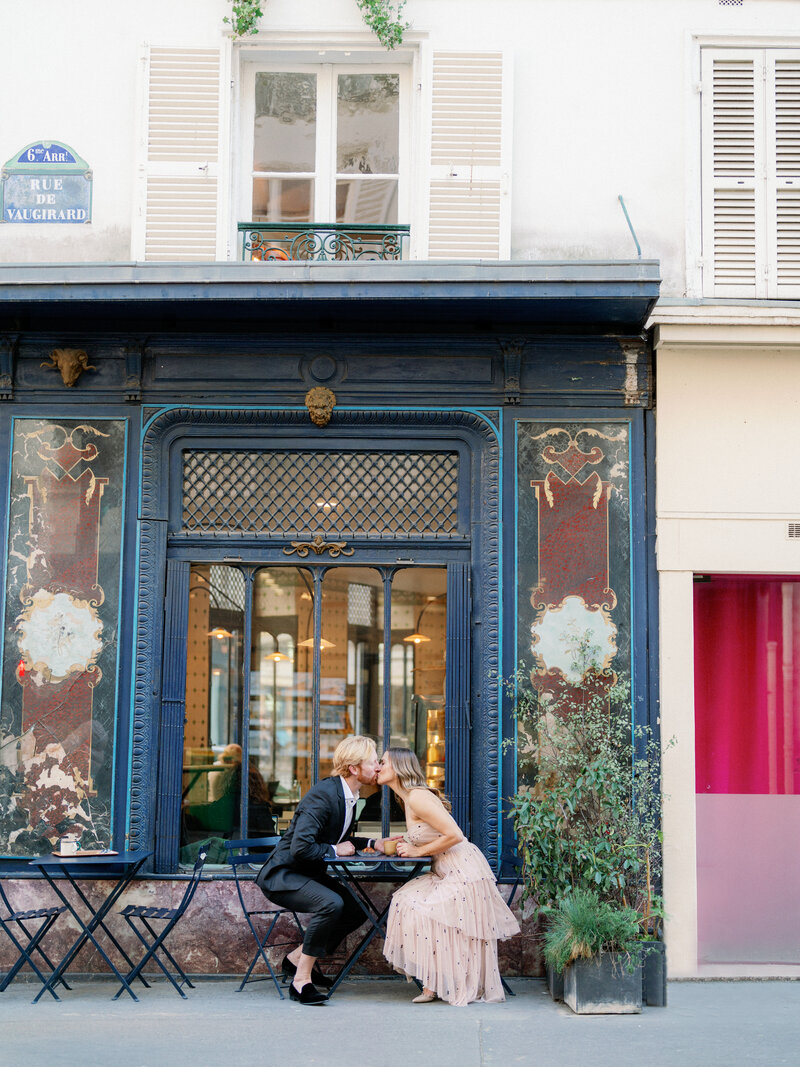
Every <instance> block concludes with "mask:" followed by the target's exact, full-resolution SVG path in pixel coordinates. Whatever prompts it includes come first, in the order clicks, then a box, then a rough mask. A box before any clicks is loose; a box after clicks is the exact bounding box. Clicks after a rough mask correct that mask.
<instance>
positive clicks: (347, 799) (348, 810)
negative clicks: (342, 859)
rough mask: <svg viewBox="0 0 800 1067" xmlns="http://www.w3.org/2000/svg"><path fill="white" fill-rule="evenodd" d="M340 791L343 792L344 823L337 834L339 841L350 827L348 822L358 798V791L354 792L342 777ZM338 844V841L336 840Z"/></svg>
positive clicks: (350, 819) (351, 818)
mask: <svg viewBox="0 0 800 1067" xmlns="http://www.w3.org/2000/svg"><path fill="white" fill-rule="evenodd" d="M341 783H342V792H343V793H344V825H343V826H342V832H341V834H340V835H339V841H342V840H343V839H344V837H345V835H346V834H347V831H348V830H349V829H350V823H351V822H352V821H353V813H354V811H355V809H356V801H357V800H358V796H359V795H358V793H354V792H353V791H352V789H351V788H350V786H349V785H348V784H347V782H346V781H345V780H344V778H342V779H341ZM337 844H338V842H337Z"/></svg>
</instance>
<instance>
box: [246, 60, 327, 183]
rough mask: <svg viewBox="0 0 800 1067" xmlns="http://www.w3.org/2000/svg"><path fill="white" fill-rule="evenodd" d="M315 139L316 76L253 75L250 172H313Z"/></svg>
mask: <svg viewBox="0 0 800 1067" xmlns="http://www.w3.org/2000/svg"><path fill="white" fill-rule="evenodd" d="M316 139H317V77H316V75H315V74H279V73H272V74H267V73H259V74H256V117H255V137H254V145H253V170H262V171H264V170H266V171H283V172H286V171H313V170H314V167H315V156H316Z"/></svg>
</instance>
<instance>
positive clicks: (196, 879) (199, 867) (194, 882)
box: [175, 846, 208, 920]
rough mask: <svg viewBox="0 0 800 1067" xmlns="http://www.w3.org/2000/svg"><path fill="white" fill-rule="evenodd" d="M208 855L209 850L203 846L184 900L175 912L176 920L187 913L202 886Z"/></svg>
mask: <svg viewBox="0 0 800 1067" xmlns="http://www.w3.org/2000/svg"><path fill="white" fill-rule="evenodd" d="M207 855H208V848H207V847H206V846H203V847H202V848H201V849H200V851H199V852H198V854H197V859H196V860H195V864H194V869H193V870H192V876H191V878H190V879H189V881H188V883H187V885H186V892H185V893H184V894H183V900H182V901H181V902H180V904H179V905H178V907H177V909H176V912H175V919H176V920H177V919H179V918H180V917H181V915H183V913H184V912H185V911H186V909H187V908H188V907H189V904H190V903H191V900H192V897H193V896H194V894H195V892H196V890H197V887H198V885H199V884H200V875H201V874H202V873H203V866H204V864H205V862H206V856H207Z"/></svg>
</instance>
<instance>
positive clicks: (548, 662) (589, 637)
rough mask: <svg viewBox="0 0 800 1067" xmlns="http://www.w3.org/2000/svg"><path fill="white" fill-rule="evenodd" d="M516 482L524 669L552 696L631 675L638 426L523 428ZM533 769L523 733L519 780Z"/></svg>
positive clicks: (521, 424) (519, 655) (520, 654)
mask: <svg viewBox="0 0 800 1067" xmlns="http://www.w3.org/2000/svg"><path fill="white" fill-rule="evenodd" d="M517 486H518V518H517V663H523V664H524V665H525V666H524V671H525V674H526V675H529V678H530V683H531V685H532V686H533V688H534V689H535V690H536V691H537V692H540V693H550V694H554V695H558V694H559V693H563V692H564V691H565V690H566V691H568V690H569V688H570V687H571V686H575V685H578V684H580V683H582V682H583V683H584V684H587V675H588V672H589V671H592V670H593V671H595V672H596V673H597V674H598V676H599V677H600V681H601V684H604V680H605V681H610V680H613V676H614V675H616V676H617V677H624V678H627V679H630V675H631V564H630V561H631V543H630V537H631V520H630V507H631V506H630V427H629V426H628V424H627V423H625V422H610V421H609V422H607V423H586V422H575V423H569V422H562V423H560V424H558V425H554V424H553V423H552V422H534V421H527V420H523V421H520V422H518V423H517ZM582 644H583V646H584V647H581V646H582ZM587 646H588V647H587ZM534 771H535V768H534V764H533V753H532V747H531V744H530V741H529V739H527V738H525V737H521V738H520V745H519V751H518V776H519V781H520V783H521V784H525V783H529V782H530V781H531V780H532V777H533V774H534Z"/></svg>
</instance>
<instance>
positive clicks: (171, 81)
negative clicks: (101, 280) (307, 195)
mask: <svg viewBox="0 0 800 1067" xmlns="http://www.w3.org/2000/svg"><path fill="white" fill-rule="evenodd" d="M144 63H145V78H144V85H145V98H146V99H145V113H144V115H143V121H142V133H143V137H142V141H143V143H142V145H141V156H142V158H141V162H140V168H139V185H140V188H139V197H138V201H139V203H138V209H137V210H138V218H137V219H136V220H135V224H134V258H135V259H145V260H150V261H159V260H160V261H165V260H172V261H174V260H187V261H189V262H206V261H213V260H215V259H216V258H217V226H218V219H219V217H220V203H219V199H220V197H219V192H220V190H219V163H220V128H221V114H220V102H221V94H220V73H221V56H220V51H219V49H214V48H203V49H200V48H195V49H187V48H150V49H148V50H147V51H146V55H145V57H144Z"/></svg>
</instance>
